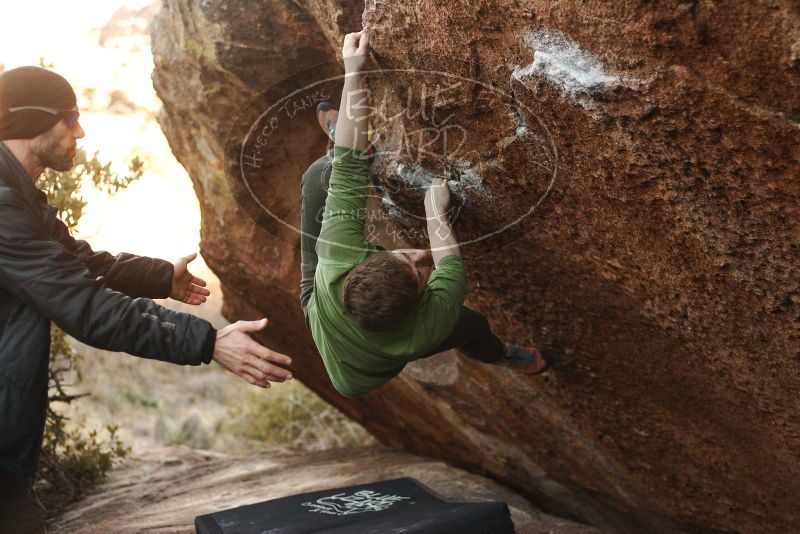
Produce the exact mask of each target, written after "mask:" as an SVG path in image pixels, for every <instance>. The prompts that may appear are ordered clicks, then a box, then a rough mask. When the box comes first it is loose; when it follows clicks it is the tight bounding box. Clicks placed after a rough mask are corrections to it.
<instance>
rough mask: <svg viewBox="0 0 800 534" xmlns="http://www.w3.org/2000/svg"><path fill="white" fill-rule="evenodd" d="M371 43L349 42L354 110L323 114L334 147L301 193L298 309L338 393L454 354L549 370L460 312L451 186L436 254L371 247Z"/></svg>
mask: <svg viewBox="0 0 800 534" xmlns="http://www.w3.org/2000/svg"><path fill="white" fill-rule="evenodd" d="M368 44H369V37H368V34H367V33H366V31H361V32H357V33H351V34H348V35H347V36H346V37H345V40H344V47H343V51H342V52H343V57H344V63H345V82H344V89H343V91H342V102H343V103H344V102H349V103H350V104H354V103H355V104H354V105H347V106H346V108H345V109H347V110H348V113H341V114H340V113H339V111H338V110H336V109H335V108H334V107H333V106H332V105H331V104H328V103H324V104H321V105H320V106H319V107H318V112H317V115H318V117H317V118H318V120H319V122H320V126H321V127H322V128H323V130H324V131H325V132H326V133H328V134H329V136H330V137H331V138H332V139H333V140H334V141H335V144H334V148H333V149H332V150H330V151H328V153H327V154H326V155H325V156H323V157H322V158H320V159H319V160H317V161H316V162H315V163H313V164H312V165H311V167H310V168H309V169H308V170H307V171H306V173H305V174H304V175H303V178H302V186H301V195H302V199H301V230H302V238H301V262H302V279H301V297H300V304H301V307H302V309H303V312H304V313H305V316H306V322H307V325H308V327H309V329H310V330H311V333H312V336H313V338H314V341H315V342H316V345H317V348H318V349H319V352H320V354H321V355H322V359H323V362H324V364H325V367H326V369H327V371H328V375H329V376H330V378H331V381H332V383H333V385H334V387H335V388H336V390H337V391H339V392H340V393H341V394H343V395H346V396H357V395H362V394H365V393H367V392H369V391H371V390H372V389H374V388H376V387H378V386H380V385H382V384H384V383H385V382H387V381H388V380H389V379H391V378H392V377H394V376H395V375H397V374H398V373H399V372H400V371H401V370H402V369H403V367H404V366H405V365H406V363H408V362H410V361H413V360H417V359H420V358H424V357H426V356H432V355H434V354H437V353H439V352H442V351H445V350H449V349H452V348H457V349H458V350H459V351H460V352H462V353H463V354H465V355H466V356H468V357H470V358H472V359H475V360H478V361H481V362H484V363H492V364H497V365H501V366H505V367H509V368H511V369H513V370H515V371H518V372H521V373H524V374H538V373H542V372H544V371H546V370H547V369H548V368H549V367H550V365H551V364H552V361H551V359H550V358H549V357H548V356H543V355H542V353H541V352H540V351H539V350H537V349H536V348H533V347H520V346H518V345H515V344H504V343H503V342H501V341H500V340H499V339H498V338H497V337H496V336H495V335H494V334H492V332H491V330H490V328H489V324H488V322H487V320H486V318H485V317H484V316H483V315H481V314H480V313H478V312H476V311H473V310H470V309H469V308H467V307H465V306H463V301H464V297H465V293H466V275H465V268H464V262H463V261H462V259H461V254H460V250H459V246H458V243H457V241H456V238H455V234H454V233H453V229H452V228H451V227H450V223H449V221H448V218H447V211H448V208H449V204H450V192H449V189H448V187H447V184H446V182H444V181H443V180H434V181H433V183H432V184H431V185H430V187H429V188H428V191H427V193H426V195H425V212H426V215H427V227H428V234H429V239H430V247H431V248H430V250H417V249H402V250H394V251H391V252H390V251H386V250H383V249H382V248H380V247H378V246H376V245H373V244H372V243H370V242H369V241H367V240H366V239H365V237H364V221H365V217H364V216H365V213H364V212H365V208H366V199H367V195H368V192H369V186H368V183H367V169H368V164H369V159H370V158H371V157H372V151H373V147H372V145H370V144H369V143H368V139H367V131H368V123H367V122H368V121H367V111H368V109H367V108H368V106H366V105H363V104H361V105H359V104H358V103H356V102H357V101H358V100H359V98H361V97H362V95H363V91H362V82H361V73H360V71H361V70H362V69H363V67H364V65H365V64H366V59H367V51H368ZM329 185H330V187H328V186H329ZM326 191H327V193H326ZM320 212H322V217H321V218H320V217H319V214H320ZM320 220H321V222H320Z"/></svg>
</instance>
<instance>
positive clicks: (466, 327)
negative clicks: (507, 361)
mask: <svg viewBox="0 0 800 534" xmlns="http://www.w3.org/2000/svg"><path fill="white" fill-rule="evenodd" d="M450 349H458V351H459V352H461V353H462V354H464V356H467V357H468V358H471V359H473V360H478V361H479V362H483V363H493V362H497V361H500V360H502V359H503V356H504V355H505V345H503V342H502V341H500V340H499V339H498V338H497V336H495V335H494V334H493V333H492V329H491V328H490V327H489V321H487V320H486V317H484V316H483V315H482V314H480V313H478V312H476V311H475V310H471V309H469V308H467V307H466V306H462V307H461V315H460V316H459V318H458V323H456V326H455V328H453V331H452V332H450V335H449V336H448V337H447V339H445V340H444V341H443V342H442V344H441V345H439V346H438V347H437V348H436V350H434V351H433V352H431V354H429V356H430V355H433V354H438V353H440V352H444V351H446V350H450Z"/></svg>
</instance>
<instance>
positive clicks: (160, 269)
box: [144, 259, 175, 299]
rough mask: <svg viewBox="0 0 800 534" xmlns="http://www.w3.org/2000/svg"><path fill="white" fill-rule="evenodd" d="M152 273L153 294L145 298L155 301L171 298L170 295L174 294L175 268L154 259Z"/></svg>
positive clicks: (166, 262) (168, 263) (165, 262)
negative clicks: (173, 277) (173, 279)
mask: <svg viewBox="0 0 800 534" xmlns="http://www.w3.org/2000/svg"><path fill="white" fill-rule="evenodd" d="M152 271H153V275H152V280H153V285H152V291H153V294H152V296H151V295H144V296H147V297H149V298H153V299H165V298H169V294H170V293H172V276H173V275H174V274H175V266H174V265H172V264H171V263H170V262H168V261H166V260H160V259H153V267H152Z"/></svg>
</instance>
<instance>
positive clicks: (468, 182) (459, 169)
mask: <svg viewBox="0 0 800 534" xmlns="http://www.w3.org/2000/svg"><path fill="white" fill-rule="evenodd" d="M454 167H455V169H454V170H455V173H453V174H455V175H456V176H452V174H451V176H448V177H445V176H444V175H438V174H435V173H432V172H430V171H428V170H427V169H424V168H423V167H421V166H419V165H413V164H412V165H406V164H404V163H399V164H398V165H397V172H396V175H397V177H398V178H399V179H400V181H402V182H404V183H406V184H408V185H410V186H411V187H414V188H417V189H421V190H422V191H427V190H428V187H429V186H430V184H431V182H432V181H433V179H434V178H448V180H447V184H448V186H449V187H450V191H451V192H452V193H453V194H454V195H455V196H456V197H457V198H458V200H459V201H460V202H465V201H466V200H467V199H468V198H471V197H472V198H475V197H480V198H482V199H487V198H489V197H490V196H491V195H490V194H489V192H488V190H487V189H486V186H485V185H484V183H483V180H482V179H481V177H480V176H479V175H478V173H476V172H475V169H474V168H473V165H472V163H470V162H469V161H465V160H459V161H456V162H454ZM388 200H389V201H391V199H388ZM384 202H385V201H384Z"/></svg>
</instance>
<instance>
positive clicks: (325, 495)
mask: <svg viewBox="0 0 800 534" xmlns="http://www.w3.org/2000/svg"><path fill="white" fill-rule="evenodd" d="M195 529H196V531H197V534H304V533H307V532H325V533H326V534H328V533H330V534H333V533H344V532H353V533H359V534H361V533H365V534H368V533H375V534H378V533H380V534H385V533H391V532H403V533H408V534H435V533H451V532H458V533H459V534H478V533H481V534H483V533H491V534H505V533H513V532H514V526H513V524H512V523H511V518H510V517H509V512H508V506H506V504H505V503H503V502H479V503H462V502H449V501H445V500H443V499H441V498H439V497H437V496H436V495H435V494H434V493H433V492H432V491H431V490H429V489H428V488H426V487H425V486H423V485H422V484H420V483H419V482H417V481H416V480H414V479H413V478H398V479H395V480H386V481H382V482H375V483H372V484H363V485H360V486H350V487H347V488H338V489H331V490H326V491H315V492H313V493H303V494H301V495H294V496H292V497H284V498H281V499H274V500H271V501H264V502H260V503H257V504H250V505H247V506H241V507H239V508H233V509H231V510H224V511H222V512H215V513H213V514H208V515H201V516H198V517H197V518H196V519H195Z"/></svg>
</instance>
